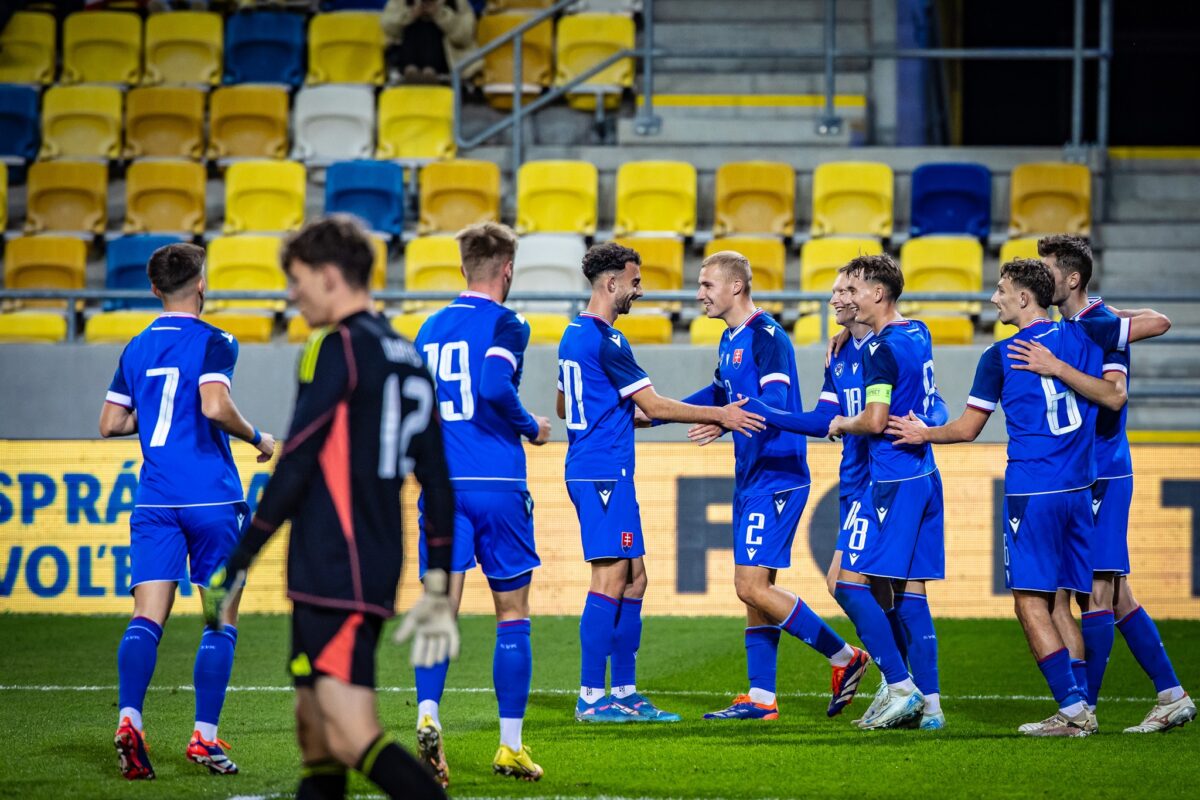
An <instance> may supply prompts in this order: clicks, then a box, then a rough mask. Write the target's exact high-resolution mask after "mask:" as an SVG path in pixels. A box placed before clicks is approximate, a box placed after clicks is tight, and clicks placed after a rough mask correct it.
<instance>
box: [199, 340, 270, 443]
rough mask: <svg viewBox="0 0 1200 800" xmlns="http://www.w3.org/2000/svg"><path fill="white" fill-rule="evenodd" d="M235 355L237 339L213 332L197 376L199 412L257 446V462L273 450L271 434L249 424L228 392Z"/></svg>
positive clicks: (229, 431) (218, 425)
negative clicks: (198, 376)
mask: <svg viewBox="0 0 1200 800" xmlns="http://www.w3.org/2000/svg"><path fill="white" fill-rule="evenodd" d="M237 357H238V346H237V340H236V339H234V338H233V336H232V335H231V334H228V333H225V332H223V331H214V332H213V335H212V337H211V338H210V339H209V342H208V347H207V349H206V351H205V354H204V362H203V366H202V368H201V374H200V378H199V384H200V413H201V414H203V415H204V416H205V417H206V418H207V419H208V421H209V422H211V423H212V424H213V425H215V426H216V427H217V428H218V429H220V430H222V431H224V432H225V433H227V434H229V435H230V436H235V437H237V438H238V439H241V440H242V441H244V442H247V443H249V444H250V445H252V446H254V447H255V448H257V449H258V461H259V462H260V463H262V462H266V461H270V460H271V456H272V454H274V452H275V437H274V436H272V435H271V434H269V433H263V432H261V431H259V430H258V428H256V427H254V426H253V425H252V424H250V422H248V421H247V420H246V418H245V417H243V416H242V412H241V411H239V410H238V407H237V405H236V404H235V403H234V402H233V397H232V395H230V389H231V388H232V386H233V369H234V366H235V365H236V364H237Z"/></svg>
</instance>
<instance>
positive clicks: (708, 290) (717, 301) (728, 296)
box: [696, 264, 740, 319]
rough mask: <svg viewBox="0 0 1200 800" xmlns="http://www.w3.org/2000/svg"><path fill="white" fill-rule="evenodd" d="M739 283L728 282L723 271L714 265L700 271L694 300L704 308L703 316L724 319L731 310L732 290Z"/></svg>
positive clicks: (728, 279) (727, 277)
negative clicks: (698, 286)
mask: <svg viewBox="0 0 1200 800" xmlns="http://www.w3.org/2000/svg"><path fill="white" fill-rule="evenodd" d="M739 283H740V281H734V280H730V278H729V275H728V274H727V273H726V272H725V270H723V269H721V268H720V267H718V266H717V265H715V264H710V265H708V266H707V267H704V268H703V269H701V270H700V278H699V284H700V288H698V289H697V290H696V300H697V301H699V303H700V305H702V306H703V307H704V314H705V316H707V317H709V318H710V319H718V318H721V317H724V316H725V314H726V313H728V311H729V309H731V308H733V304H734V299H735V294H734V289H735V287H736V286H737V285H738V284H739Z"/></svg>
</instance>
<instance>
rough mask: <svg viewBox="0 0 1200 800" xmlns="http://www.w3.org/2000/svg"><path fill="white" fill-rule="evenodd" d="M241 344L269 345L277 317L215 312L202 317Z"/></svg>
mask: <svg viewBox="0 0 1200 800" xmlns="http://www.w3.org/2000/svg"><path fill="white" fill-rule="evenodd" d="M201 319H203V320H204V321H205V322H207V323H208V324H209V325H213V326H215V327H217V328H220V329H221V330H223V331H225V332H226V333H230V334H232V335H233V337H234V338H235V339H237V340H238V341H239V342H241V343H254V344H267V343H269V342H270V341H271V335H272V334H273V333H274V332H275V317H274V316H272V315H270V314H255V313H253V312H245V311H241V312H239V311H214V312H211V313H208V314H205V315H204V316H203V317H201Z"/></svg>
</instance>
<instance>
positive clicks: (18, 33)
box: [0, 11, 58, 83]
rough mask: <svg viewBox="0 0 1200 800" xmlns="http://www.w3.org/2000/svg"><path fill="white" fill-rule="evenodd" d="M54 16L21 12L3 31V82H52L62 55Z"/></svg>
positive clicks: (0, 48) (0, 45)
mask: <svg viewBox="0 0 1200 800" xmlns="http://www.w3.org/2000/svg"><path fill="white" fill-rule="evenodd" d="M56 37H57V34H56V32H55V30H54V17H53V16H51V15H50V14H42V13H40V12H36V11H18V12H17V13H15V14H13V16H12V19H10V20H9V22H8V25H6V26H5V27H4V29H3V30H2V31H0V83H50V82H52V81H53V80H54V63H55V58H56V57H57V55H58V46H57V38H56Z"/></svg>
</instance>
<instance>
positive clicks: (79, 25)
mask: <svg viewBox="0 0 1200 800" xmlns="http://www.w3.org/2000/svg"><path fill="white" fill-rule="evenodd" d="M141 77H142V20H141V18H140V17H138V15H137V14H130V13H128V12H125V11H78V12H76V13H74V14H71V15H70V16H68V17H67V20H66V22H64V23H63V71H62V82H63V83H137V82H138V81H139V80H140V79H141Z"/></svg>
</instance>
